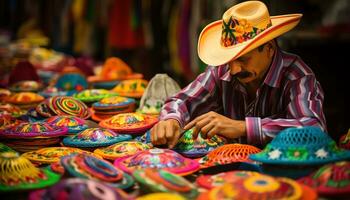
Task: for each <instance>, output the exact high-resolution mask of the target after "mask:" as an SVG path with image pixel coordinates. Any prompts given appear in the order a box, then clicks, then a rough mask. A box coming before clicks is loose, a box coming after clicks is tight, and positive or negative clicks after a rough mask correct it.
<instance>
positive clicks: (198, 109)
mask: <svg viewBox="0 0 350 200" xmlns="http://www.w3.org/2000/svg"><path fill="white" fill-rule="evenodd" d="M217 80H218V67H211V66H210V67H208V68H207V70H206V71H205V72H203V73H202V74H200V75H199V76H197V78H196V79H195V80H194V81H193V82H191V83H190V84H189V85H188V86H186V87H185V88H184V89H182V90H181V91H180V92H179V93H177V94H176V95H175V96H172V97H170V98H168V99H167V100H166V101H165V104H164V105H163V107H162V110H161V113H160V117H159V119H160V120H166V119H176V120H177V121H179V123H180V125H181V127H183V126H184V125H185V124H186V123H187V122H189V121H190V120H191V119H193V118H195V117H196V116H199V115H201V114H203V113H206V112H209V111H210V110H216V109H217V107H218V104H216V102H217V96H218V95H215V93H217V90H218V89H217Z"/></svg>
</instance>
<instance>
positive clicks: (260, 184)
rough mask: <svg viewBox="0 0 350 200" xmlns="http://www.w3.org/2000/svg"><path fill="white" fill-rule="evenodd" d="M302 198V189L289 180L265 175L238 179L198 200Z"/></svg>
mask: <svg viewBox="0 0 350 200" xmlns="http://www.w3.org/2000/svg"><path fill="white" fill-rule="evenodd" d="M301 197H302V188H301V186H300V185H299V184H298V183H297V182H296V181H294V180H292V179H289V178H282V177H280V178H274V177H272V176H267V175H263V174H256V175H252V176H248V177H247V178H242V179H236V181H233V182H229V183H225V184H223V185H222V186H219V187H215V188H213V189H211V190H210V191H208V192H206V193H202V194H201V195H200V196H199V198H198V199H200V200H201V199H286V200H294V199H300V198H301Z"/></svg>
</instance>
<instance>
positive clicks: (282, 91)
mask: <svg viewBox="0 0 350 200" xmlns="http://www.w3.org/2000/svg"><path fill="white" fill-rule="evenodd" d="M323 98H324V96H323V90H322V88H321V85H320V84H319V82H318V81H317V80H316V78H315V75H314V73H313V72H312V70H311V69H310V68H309V67H308V66H307V65H306V64H305V63H304V62H303V61H302V60H301V59H300V58H299V57H298V56H296V55H293V54H289V53H286V52H283V51H281V50H279V49H278V50H277V51H276V53H275V56H274V58H273V61H272V64H271V66H270V69H269V71H268V72H267V74H266V77H265V80H264V82H263V83H262V84H261V86H260V87H259V88H258V90H257V92H256V96H255V99H254V100H253V101H251V102H249V103H248V95H247V91H246V89H245V88H244V87H243V85H242V84H241V83H240V82H239V81H238V80H237V79H236V78H233V77H232V75H231V74H230V68H229V66H228V65H227V64H226V65H221V66H217V67H214V66H208V67H207V69H206V71H205V72H203V73H202V74H200V75H198V77H197V78H196V79H195V80H194V81H193V82H191V83H190V84H189V85H188V86H186V87H185V88H184V89H182V90H181V91H180V92H179V93H177V94H176V95H175V96H173V97H170V98H168V99H167V100H166V102H165V104H164V106H163V108H162V111H161V114H160V119H161V120H165V119H170V118H172V119H176V120H178V121H179V123H180V125H181V127H183V126H184V125H185V124H187V123H188V122H190V121H191V120H193V119H194V118H196V117H197V116H199V115H201V114H204V113H207V112H209V111H214V112H217V113H219V114H222V115H225V116H226V117H229V118H231V119H235V120H245V122H246V131H247V137H246V138H241V139H245V140H246V142H247V143H248V144H251V145H255V146H264V145H266V143H268V142H269V141H270V140H271V139H272V138H273V137H275V136H276V134H278V132H280V131H281V130H282V129H285V128H287V127H300V126H318V127H320V128H322V129H323V130H324V131H326V121H325V117H324V114H323ZM240 141H243V140H240Z"/></svg>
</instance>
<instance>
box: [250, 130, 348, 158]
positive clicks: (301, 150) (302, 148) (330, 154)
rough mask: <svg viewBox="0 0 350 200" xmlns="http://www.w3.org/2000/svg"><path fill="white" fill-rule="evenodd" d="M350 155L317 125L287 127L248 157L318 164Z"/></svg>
mask: <svg viewBox="0 0 350 200" xmlns="http://www.w3.org/2000/svg"><path fill="white" fill-rule="evenodd" d="M349 158H350V151H345V150H342V149H340V148H338V147H337V145H336V143H335V141H333V140H332V139H331V138H330V137H329V136H328V135H327V134H326V133H324V132H323V131H322V130H321V129H320V128H318V127H311V126H310V127H302V128H288V129H285V130H283V131H281V132H280V133H279V134H278V135H277V136H276V137H275V138H274V139H273V140H272V141H271V143H269V144H268V145H266V147H265V149H264V150H263V151H262V152H261V153H257V154H254V155H251V156H250V159H252V160H255V161H259V162H262V163H264V164H265V163H266V164H280V165H319V164H326V163H330V162H335V161H339V160H345V159H349Z"/></svg>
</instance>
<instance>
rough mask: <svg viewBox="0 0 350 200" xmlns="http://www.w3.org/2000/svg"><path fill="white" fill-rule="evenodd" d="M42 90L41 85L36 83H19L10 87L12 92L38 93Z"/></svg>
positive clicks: (29, 81) (28, 81)
mask: <svg viewBox="0 0 350 200" xmlns="http://www.w3.org/2000/svg"><path fill="white" fill-rule="evenodd" d="M42 88H43V84H41V83H39V82H37V81H31V80H26V81H19V82H17V83H14V84H12V85H11V86H10V88H9V89H10V90H11V91H12V92H38V91H39V90H41V89H42Z"/></svg>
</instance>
